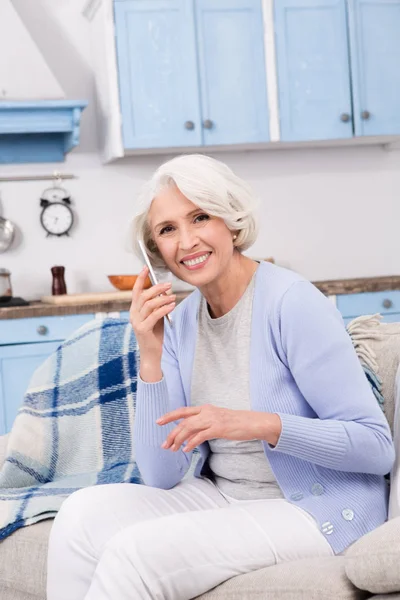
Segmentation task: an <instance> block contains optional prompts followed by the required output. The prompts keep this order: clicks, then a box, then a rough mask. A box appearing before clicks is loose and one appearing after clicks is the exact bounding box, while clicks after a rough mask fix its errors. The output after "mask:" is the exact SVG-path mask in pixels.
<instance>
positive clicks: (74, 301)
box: [41, 291, 132, 305]
mask: <svg viewBox="0 0 400 600" xmlns="http://www.w3.org/2000/svg"><path fill="white" fill-rule="evenodd" d="M131 300H132V292H131V291H128V292H99V293H93V294H63V295H61V296H43V297H42V298H41V302H43V303H44V304H61V305H81V304H97V303H101V302H130V301H131Z"/></svg>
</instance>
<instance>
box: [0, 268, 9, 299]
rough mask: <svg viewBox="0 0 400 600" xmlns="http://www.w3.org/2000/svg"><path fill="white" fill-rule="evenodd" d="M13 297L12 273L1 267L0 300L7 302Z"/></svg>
mask: <svg viewBox="0 0 400 600" xmlns="http://www.w3.org/2000/svg"><path fill="white" fill-rule="evenodd" d="M11 298H12V287H11V273H10V271H8V270H7V269H0V301H1V302H6V301H9V300H11Z"/></svg>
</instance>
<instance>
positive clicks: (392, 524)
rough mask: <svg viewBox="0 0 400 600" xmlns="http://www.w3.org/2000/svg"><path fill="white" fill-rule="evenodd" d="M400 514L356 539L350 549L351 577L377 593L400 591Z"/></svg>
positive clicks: (347, 565) (348, 568)
mask: <svg viewBox="0 0 400 600" xmlns="http://www.w3.org/2000/svg"><path fill="white" fill-rule="evenodd" d="M399 565H400V517H397V519H392V520H391V521H388V522H387V523H385V524H384V525H381V526H380V527H378V528H377V529H375V530H374V531H371V532H370V533H367V535H364V536H363V537H362V538H361V539H359V540H358V541H357V542H355V543H354V544H353V545H352V546H351V547H350V548H349V549H348V550H347V552H346V555H345V569H346V574H347V577H348V578H349V579H350V581H352V582H353V583H354V585H355V586H357V587H358V588H360V589H362V590H368V591H370V592H371V593H373V594H387V593H391V592H400V569H399Z"/></svg>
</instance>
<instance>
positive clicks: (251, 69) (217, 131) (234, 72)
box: [196, 0, 269, 146]
mask: <svg viewBox="0 0 400 600" xmlns="http://www.w3.org/2000/svg"><path fill="white" fill-rule="evenodd" d="M196 25H197V39H198V57H199V69H200V87H201V109H202V117H203V123H202V125H203V132H204V144H205V145H207V146H208V145H216V144H241V143H255V142H267V141H268V140H269V115H268V100H267V83H266V67H265V56H264V32H263V16H262V6H261V0H217V1H216V0H196Z"/></svg>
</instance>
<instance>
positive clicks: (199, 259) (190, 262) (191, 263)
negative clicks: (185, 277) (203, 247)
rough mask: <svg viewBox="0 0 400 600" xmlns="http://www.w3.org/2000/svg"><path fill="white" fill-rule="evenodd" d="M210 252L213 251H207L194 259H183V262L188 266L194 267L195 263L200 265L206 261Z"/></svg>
mask: <svg viewBox="0 0 400 600" xmlns="http://www.w3.org/2000/svg"><path fill="white" fill-rule="evenodd" d="M210 254H211V252H206V253H205V254H202V255H201V256H198V257H197V258H193V259H192V260H181V263H182V264H184V265H185V266H186V267H194V266H195V265H200V264H201V263H203V262H205V261H206V260H207V258H208V257H209V256H210Z"/></svg>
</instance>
